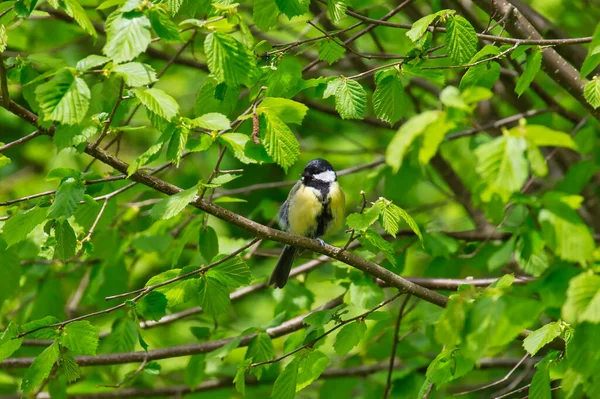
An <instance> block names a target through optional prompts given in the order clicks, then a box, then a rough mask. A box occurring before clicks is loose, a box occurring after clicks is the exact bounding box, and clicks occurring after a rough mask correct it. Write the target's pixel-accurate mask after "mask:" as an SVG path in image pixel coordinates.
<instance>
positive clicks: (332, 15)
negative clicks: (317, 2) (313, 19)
mask: <svg viewBox="0 0 600 399" xmlns="http://www.w3.org/2000/svg"><path fill="white" fill-rule="evenodd" d="M347 8H348V5H347V4H346V0H327V13H328V14H329V19H330V20H331V22H333V23H334V24H336V25H337V24H339V23H340V22H341V21H342V19H344V18H345V17H346V9H347Z"/></svg>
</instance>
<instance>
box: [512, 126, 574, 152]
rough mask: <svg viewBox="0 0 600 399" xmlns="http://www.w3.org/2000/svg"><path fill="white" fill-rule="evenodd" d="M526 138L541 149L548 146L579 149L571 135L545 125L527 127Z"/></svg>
mask: <svg viewBox="0 0 600 399" xmlns="http://www.w3.org/2000/svg"><path fill="white" fill-rule="evenodd" d="M515 129H518V128H515ZM511 131H512V129H511ZM525 137H526V138H527V139H528V140H531V142H532V143H534V144H535V145H537V146H540V147H546V146H548V147H565V148H570V149H572V150H576V149H577V144H575V141H573V138H572V137H571V136H570V135H569V134H567V133H564V132H559V131H557V130H554V129H551V128H549V127H546V126H543V125H526V126H525Z"/></svg>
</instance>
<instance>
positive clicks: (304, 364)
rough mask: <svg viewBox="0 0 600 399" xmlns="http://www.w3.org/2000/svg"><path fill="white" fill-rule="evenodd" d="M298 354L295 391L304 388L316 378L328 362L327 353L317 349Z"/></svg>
mask: <svg viewBox="0 0 600 399" xmlns="http://www.w3.org/2000/svg"><path fill="white" fill-rule="evenodd" d="M300 356H301V357H300V362H299V363H298V376H297V377H296V392H298V391H300V390H302V389H304V388H306V387H307V386H309V385H310V384H312V383H313V382H314V381H315V380H317V378H319V377H320V376H321V374H322V373H323V371H325V369H326V368H327V365H328V364H329V358H328V357H327V355H325V354H324V353H323V352H321V351H319V350H315V351H312V352H310V353H308V354H307V355H300Z"/></svg>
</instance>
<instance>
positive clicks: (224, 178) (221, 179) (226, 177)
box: [211, 173, 242, 186]
mask: <svg viewBox="0 0 600 399" xmlns="http://www.w3.org/2000/svg"><path fill="white" fill-rule="evenodd" d="M239 177H242V175H232V174H230V173H224V174H222V175H219V176H217V177H215V178H214V179H212V181H211V184H216V185H219V186H222V185H224V184H227V183H229V182H230V181H234V180H235V179H237V178H239Z"/></svg>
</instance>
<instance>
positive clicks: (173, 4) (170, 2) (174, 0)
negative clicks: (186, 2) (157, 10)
mask: <svg viewBox="0 0 600 399" xmlns="http://www.w3.org/2000/svg"><path fill="white" fill-rule="evenodd" d="M166 3H167V6H168V7H169V11H170V13H171V15H172V16H175V14H177V13H178V12H179V9H180V8H181V5H182V4H183V0H167V1H166Z"/></svg>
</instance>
